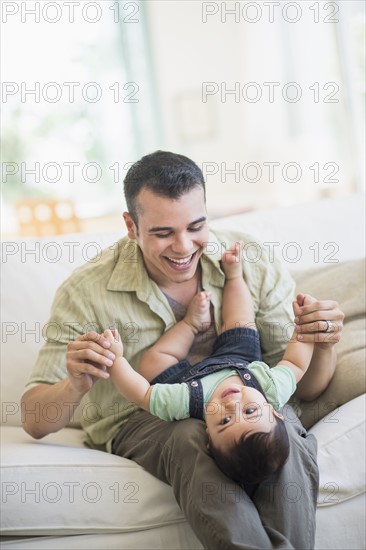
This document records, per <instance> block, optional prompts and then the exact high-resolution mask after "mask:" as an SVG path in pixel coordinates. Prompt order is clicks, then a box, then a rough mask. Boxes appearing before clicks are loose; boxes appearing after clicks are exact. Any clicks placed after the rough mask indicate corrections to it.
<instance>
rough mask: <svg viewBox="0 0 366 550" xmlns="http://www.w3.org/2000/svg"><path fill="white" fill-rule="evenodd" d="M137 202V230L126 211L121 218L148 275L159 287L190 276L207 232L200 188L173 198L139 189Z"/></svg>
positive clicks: (202, 195) (178, 281) (192, 275)
mask: <svg viewBox="0 0 366 550" xmlns="http://www.w3.org/2000/svg"><path fill="white" fill-rule="evenodd" d="M138 205H139V214H138V229H137V227H136V225H135V223H134V222H133V220H132V218H131V217H130V215H129V214H128V213H125V214H124V219H125V222H126V225H127V229H128V236H129V237H130V238H131V239H135V240H136V242H137V244H138V245H139V247H140V248H141V251H142V254H143V257H144V262H145V266H146V269H147V271H148V273H149V275H150V277H151V278H152V279H153V280H154V281H155V282H156V283H157V284H158V285H159V286H161V287H169V286H170V285H171V284H172V283H174V284H180V283H184V282H186V281H189V280H190V279H192V277H194V275H195V273H196V269H197V265H198V262H199V259H200V257H201V255H202V249H203V245H204V243H206V242H207V240H208V232H209V230H208V223H207V212H206V206H205V202H204V194H203V189H202V187H196V188H194V189H193V190H192V191H190V192H189V193H186V194H185V195H182V196H181V197H180V198H179V199H177V200H173V199H170V198H167V197H161V196H159V195H156V194H154V193H152V192H151V191H150V190H149V189H142V191H141V192H140V194H139V196H138Z"/></svg>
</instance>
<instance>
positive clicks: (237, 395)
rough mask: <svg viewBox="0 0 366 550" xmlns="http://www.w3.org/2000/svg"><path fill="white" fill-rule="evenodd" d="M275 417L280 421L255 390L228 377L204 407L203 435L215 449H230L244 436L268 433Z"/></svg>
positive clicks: (236, 378) (273, 424)
mask: <svg viewBox="0 0 366 550" xmlns="http://www.w3.org/2000/svg"><path fill="white" fill-rule="evenodd" d="M275 416H277V417H278V418H281V419H283V416H282V415H281V414H279V413H278V412H276V411H275V410H274V408H273V407H272V405H270V404H269V403H268V402H267V401H266V400H265V398H264V397H263V395H262V394H261V393H260V392H259V391H258V390H256V389H254V388H250V387H248V386H244V384H243V382H242V381H241V379H240V377H236V376H235V377H230V378H227V379H226V380H224V381H223V382H222V383H221V384H219V386H218V387H217V388H216V390H215V392H214V394H213V395H212V398H211V400H210V401H209V402H208V403H207V404H206V431H207V433H208V434H209V436H210V438H211V440H212V443H213V444H214V445H215V447H218V448H223V447H224V448H230V447H232V445H233V444H234V443H235V442H236V441H238V440H239V438H240V436H241V435H243V434H249V433H254V432H270V431H271V430H272V429H273V428H274V427H275V423H276V419H275Z"/></svg>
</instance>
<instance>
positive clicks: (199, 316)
mask: <svg viewBox="0 0 366 550" xmlns="http://www.w3.org/2000/svg"><path fill="white" fill-rule="evenodd" d="M210 298H211V292H207V291H205V290H202V291H201V292H199V293H198V294H196V295H195V297H194V298H193V300H192V302H191V303H190V304H189V306H188V309H187V313H186V315H185V317H184V319H183V320H184V321H185V323H187V325H189V326H190V327H191V329H192V330H193V332H194V333H195V334H197V333H198V332H206V330H208V327H209V326H210V324H211V314H210Z"/></svg>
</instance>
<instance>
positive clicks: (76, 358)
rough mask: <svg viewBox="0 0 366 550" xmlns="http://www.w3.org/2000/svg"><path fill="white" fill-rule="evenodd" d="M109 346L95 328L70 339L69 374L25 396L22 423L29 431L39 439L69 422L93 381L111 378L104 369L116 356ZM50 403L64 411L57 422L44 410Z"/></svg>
mask: <svg viewBox="0 0 366 550" xmlns="http://www.w3.org/2000/svg"><path fill="white" fill-rule="evenodd" d="M108 348H110V342H109V341H108V340H107V339H106V338H103V337H102V336H101V335H99V334H97V333H96V332H88V333H87V334H85V335H81V336H78V337H77V338H76V339H75V340H74V341H72V342H69V344H68V345H67V352H66V369H67V372H68V378H66V379H65V380H61V381H59V382H57V383H55V384H39V385H38V386H36V387H34V388H31V389H30V390H28V391H27V392H26V393H25V394H24V395H23V397H22V400H21V407H22V409H21V410H22V411H23V414H22V425H23V428H24V430H25V431H26V432H27V433H28V434H29V435H31V436H32V437H34V438H36V439H40V438H42V437H44V436H45V435H47V434H49V433H53V432H57V431H58V430H60V429H61V428H64V427H65V426H67V424H68V423H69V422H70V420H71V418H72V415H73V413H74V411H75V408H76V407H77V405H78V404H79V403H80V401H81V399H82V397H83V396H84V395H85V394H86V393H87V392H88V391H89V390H90V388H91V387H92V386H93V384H94V383H95V382H96V381H97V380H106V379H108V378H109V374H108V372H105V371H106V369H107V368H108V367H110V366H111V365H112V364H113V361H112V359H114V358H115V356H114V354H112V353H111V352H110V351H109V349H108ZM50 403H55V404H56V405H57V408H58V410H60V411H61V415H60V418H59V419H58V420H57V422H55V421H53V420H50V419H48V417H47V415H45V414H42V411H43V410H45V407H47V406H48V405H49V404H50ZM34 410H39V411H40V414H39V415H35V414H34V412H32V411H34ZM26 411H29V412H28V414H27V412H26Z"/></svg>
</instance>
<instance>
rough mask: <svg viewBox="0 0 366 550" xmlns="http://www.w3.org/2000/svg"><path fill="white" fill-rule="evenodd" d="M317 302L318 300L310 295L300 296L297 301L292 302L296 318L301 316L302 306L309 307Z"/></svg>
mask: <svg viewBox="0 0 366 550" xmlns="http://www.w3.org/2000/svg"><path fill="white" fill-rule="evenodd" d="M313 302H316V299H315V298H313V297H312V296H310V294H298V295H297V296H296V300H294V301H293V302H292V309H293V311H294V314H295V317H296V316H298V315H299V314H300V307H301V306H308V305H310V304H312V303H313Z"/></svg>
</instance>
